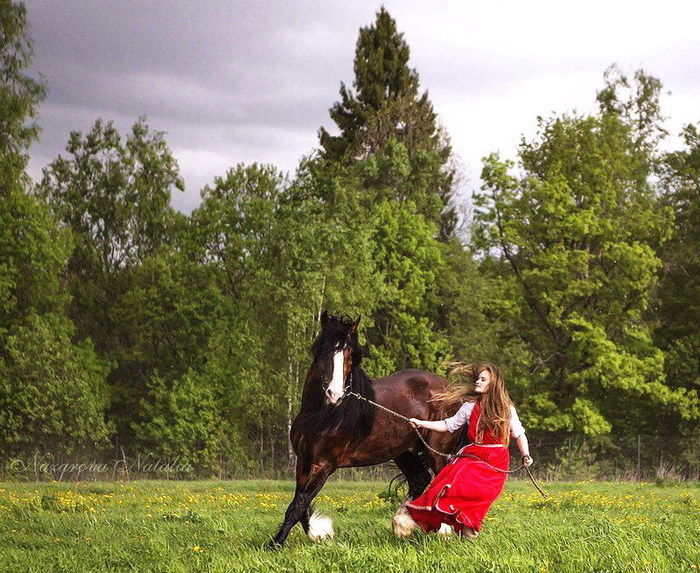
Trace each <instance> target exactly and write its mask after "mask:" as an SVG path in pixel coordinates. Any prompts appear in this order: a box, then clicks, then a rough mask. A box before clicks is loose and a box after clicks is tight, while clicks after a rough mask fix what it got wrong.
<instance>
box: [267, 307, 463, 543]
mask: <svg viewBox="0 0 700 573" xmlns="http://www.w3.org/2000/svg"><path fill="white" fill-rule="evenodd" d="M359 321H360V319H359V318H358V319H357V320H355V321H353V320H352V319H350V318H349V317H347V316H342V317H334V316H329V315H328V313H327V312H325V311H324V312H323V314H322V315H321V332H320V334H319V335H318V338H317V339H316V341H315V342H314V344H313V346H312V347H311V352H312V354H313V360H312V362H311V367H310V368H309V371H308V373H307V375H306V380H305V382H304V390H303V394H302V399H301V408H300V410H299V413H298V414H297V416H296V418H295V419H294V423H293V424H292V429H291V434H290V437H291V441H292V446H293V448H294V452H295V454H296V455H297V465H296V491H295V493H294V499H293V500H292V502H291V503H290V504H289V507H288V508H287V511H286V513H285V516H284V522H283V523H282V526H281V527H280V530H279V531H278V532H277V535H276V536H275V537H274V539H273V540H272V541H271V542H270V547H271V548H277V547H281V546H282V545H283V544H284V542H285V540H286V539H287V536H288V535H289V532H290V530H291V528H292V527H293V526H294V525H295V524H296V523H297V522H301V525H302V527H303V528H304V531H305V532H306V533H307V535H309V537H311V538H312V539H321V538H323V537H325V536H327V535H332V530H329V531H327V532H323V531H315V525H316V521H318V520H316V519H315V517H316V516H315V515H314V513H313V509H312V507H311V502H312V500H313V499H314V497H315V496H316V495H317V494H318V492H319V491H320V490H321V488H322V487H323V484H324V483H325V482H326V480H327V479H328V477H329V476H330V475H331V474H332V473H333V472H334V471H335V470H336V469H337V468H346V467H357V466H371V465H375V464H381V463H383V462H387V461H389V460H393V461H394V462H395V463H396V465H397V466H398V467H399V469H400V470H401V471H402V472H403V473H404V475H405V476H406V479H407V482H408V494H407V499H409V500H410V499H415V498H416V497H418V495H420V494H421V493H422V492H423V490H424V489H425V487H426V486H427V485H428V483H430V480H431V474H430V471H429V470H428V469H427V468H426V466H425V464H424V463H423V461H422V460H421V459H420V457H419V454H420V453H421V452H425V454H427V460H428V464H429V465H430V468H431V469H432V470H433V471H434V472H437V471H439V469H440V468H441V467H442V466H443V465H444V464H445V460H444V458H442V457H441V456H437V455H435V454H433V453H432V452H430V451H429V450H428V451H426V448H425V446H424V444H423V443H422V442H421V441H420V439H419V438H418V436H417V434H416V432H415V430H414V429H413V428H412V426H411V425H410V424H409V423H408V422H407V421H405V420H402V419H400V418H398V417H396V416H393V415H391V414H389V413H388V412H385V411H383V410H381V409H379V408H377V407H376V406H373V405H372V404H369V403H367V402H365V401H364V400H360V399H359V398H357V397H355V396H353V395H351V394H348V392H350V391H352V392H356V393H358V394H360V395H361V396H364V397H366V398H368V399H370V400H372V401H374V402H377V403H379V404H381V405H383V406H384V407H386V408H389V409H390V410H393V411H394V412H398V413H399V414H402V415H403V416H406V417H408V418H410V417H415V418H420V419H423V420H437V419H440V417H445V416H447V415H452V414H454V411H448V412H441V411H440V405H439V404H438V403H437V402H431V399H432V398H434V397H435V395H436V394H437V393H438V392H441V391H442V390H444V389H445V387H446V384H447V382H446V380H445V379H444V378H441V377H440V376H437V375H436V374H431V373H429V372H424V371H422V370H402V371H400V372H395V373H394V374H391V375H389V376H386V377H384V378H377V379H376V380H370V379H369V378H368V377H367V375H366V374H365V372H364V371H363V370H362V368H361V366H360V363H361V362H362V352H361V350H360V346H359V343H358V337H357V326H358V324H359ZM421 432H422V435H423V437H424V438H425V439H426V441H427V442H428V443H429V444H430V445H431V447H433V448H435V449H437V450H438V451H442V452H451V451H453V450H454V446H455V444H456V443H457V440H458V438H459V436H458V432H455V433H454V434H449V433H437V432H429V431H427V430H421ZM399 511H401V509H400V510H399ZM404 511H405V510H404ZM325 520H326V524H328V522H329V521H330V520H328V518H325Z"/></svg>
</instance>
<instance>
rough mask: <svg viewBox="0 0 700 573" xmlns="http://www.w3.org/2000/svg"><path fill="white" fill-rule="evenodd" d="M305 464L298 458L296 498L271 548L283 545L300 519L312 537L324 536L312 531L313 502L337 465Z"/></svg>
mask: <svg viewBox="0 0 700 573" xmlns="http://www.w3.org/2000/svg"><path fill="white" fill-rule="evenodd" d="M303 465H304V464H303V463H302V462H301V461H300V460H297V486H296V490H295V492H294V499H292V502H291V503H290V504H289V507H288V508H287V511H286V512H285V514H284V522H283V523H282V526H281V527H280V530H279V531H278V532H277V535H275V537H274V539H272V541H270V543H269V545H268V547H269V548H270V549H278V548H280V547H282V545H284V542H285V541H286V540H287V537H288V536H289V532H290V531H291V529H292V527H294V526H295V525H296V524H297V522H299V521H301V524H302V527H303V528H304V531H305V532H306V533H307V534H309V536H310V537H311V538H312V539H320V538H322V537H323V534H314V533H313V532H312V525H313V524H312V521H313V516H312V513H313V512H312V511H311V502H312V501H313V499H314V497H316V494H318V492H319V491H320V490H321V488H322V487H323V484H325V483H326V480H327V479H328V476H330V475H331V474H332V473H333V472H334V471H335V469H336V466H335V465H334V464H331V463H330V462H319V463H318V464H311V465H310V466H309V469H308V470H307V469H305V468H304V467H302V466H303Z"/></svg>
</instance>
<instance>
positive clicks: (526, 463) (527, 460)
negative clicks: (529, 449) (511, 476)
mask: <svg viewBox="0 0 700 573" xmlns="http://www.w3.org/2000/svg"><path fill="white" fill-rule="evenodd" d="M534 462H535V460H533V459H532V457H531V456H530V454H525V455H524V456H523V465H524V466H525V467H526V468H527V467H529V466H531V465H532V464H533V463H534Z"/></svg>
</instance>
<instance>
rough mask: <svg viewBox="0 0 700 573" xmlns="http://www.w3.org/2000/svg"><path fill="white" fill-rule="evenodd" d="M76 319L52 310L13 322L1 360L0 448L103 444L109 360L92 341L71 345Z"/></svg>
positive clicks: (108, 430)
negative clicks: (20, 322) (22, 322)
mask: <svg viewBox="0 0 700 573" xmlns="http://www.w3.org/2000/svg"><path fill="white" fill-rule="evenodd" d="M71 334H72V325H71V324H70V321H68V320H67V319H66V318H64V317H59V316H56V315H53V314H44V315H41V316H38V315H36V314H33V315H30V316H29V317H28V318H27V321H26V324H25V325H21V326H17V327H15V328H13V329H12V330H11V331H10V333H9V336H8V338H7V344H6V347H5V358H4V360H3V361H1V362H0V435H2V439H1V441H0V451H2V452H3V453H5V454H7V453H8V452H16V451H27V449H30V450H39V451H47V450H48V451H51V450H52V449H53V450H54V451H57V450H62V451H65V452H67V453H71V452H73V451H75V449H76V448H82V447H88V446H96V445H97V446H104V444H105V442H106V441H107V440H108V439H109V437H110V435H111V428H110V426H109V425H108V424H107V423H106V422H105V418H104V411H105V407H106V404H107V386H106V383H105V378H106V375H107V372H108V370H109V366H108V365H107V364H105V363H104V362H102V361H100V360H99V359H98V358H97V356H96V355H95V352H94V350H93V348H92V345H91V344H90V343H88V342H83V343H80V344H77V345H73V344H72V342H71V339H70V337H71Z"/></svg>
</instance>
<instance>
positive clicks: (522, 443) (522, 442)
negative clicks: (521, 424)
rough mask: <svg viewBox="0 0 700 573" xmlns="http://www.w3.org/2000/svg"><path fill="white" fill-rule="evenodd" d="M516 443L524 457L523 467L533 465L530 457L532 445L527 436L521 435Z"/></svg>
mask: <svg viewBox="0 0 700 573" xmlns="http://www.w3.org/2000/svg"><path fill="white" fill-rule="evenodd" d="M515 443H516V444H518V449H519V450H520V454H521V455H522V456H523V465H524V466H525V467H527V466H530V465H532V461H533V460H532V458H531V457H530V444H528V441H527V436H526V435H525V434H520V435H519V436H518V437H517V438H515Z"/></svg>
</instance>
